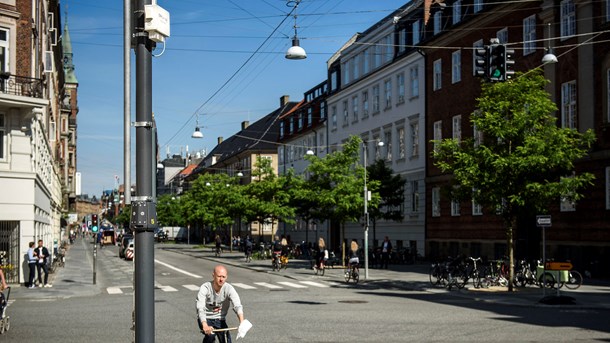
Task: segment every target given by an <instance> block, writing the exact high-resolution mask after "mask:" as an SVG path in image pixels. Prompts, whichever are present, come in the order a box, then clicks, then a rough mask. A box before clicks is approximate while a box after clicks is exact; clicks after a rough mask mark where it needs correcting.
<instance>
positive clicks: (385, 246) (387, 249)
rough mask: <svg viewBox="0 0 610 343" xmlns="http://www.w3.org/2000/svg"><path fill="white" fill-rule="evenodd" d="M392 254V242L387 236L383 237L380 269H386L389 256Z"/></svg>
mask: <svg viewBox="0 0 610 343" xmlns="http://www.w3.org/2000/svg"><path fill="white" fill-rule="evenodd" d="M391 253H392V242H390V239H389V238H388V236H385V238H384V240H383V243H381V268H385V269H388V263H389V262H390V254H391Z"/></svg>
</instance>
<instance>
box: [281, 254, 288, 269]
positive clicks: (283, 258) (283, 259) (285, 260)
mask: <svg viewBox="0 0 610 343" xmlns="http://www.w3.org/2000/svg"><path fill="white" fill-rule="evenodd" d="M280 268H281V269H286V268H288V256H283V255H282V256H280Z"/></svg>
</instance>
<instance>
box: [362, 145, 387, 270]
mask: <svg viewBox="0 0 610 343" xmlns="http://www.w3.org/2000/svg"><path fill="white" fill-rule="evenodd" d="M377 146H378V147H382V146H383V142H377ZM362 147H363V164H364V279H365V280H368V278H369V210H368V204H369V191H368V189H367V187H366V167H367V164H366V155H367V154H368V151H367V142H362Z"/></svg>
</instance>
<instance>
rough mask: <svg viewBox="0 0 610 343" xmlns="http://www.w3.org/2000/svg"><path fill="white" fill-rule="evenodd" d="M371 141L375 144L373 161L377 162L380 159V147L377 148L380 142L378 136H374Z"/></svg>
mask: <svg viewBox="0 0 610 343" xmlns="http://www.w3.org/2000/svg"><path fill="white" fill-rule="evenodd" d="M373 141H374V142H375V160H378V159H380V158H381V147H380V146H379V142H381V140H380V139H379V136H375V137H373Z"/></svg>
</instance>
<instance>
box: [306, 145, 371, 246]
mask: <svg viewBox="0 0 610 343" xmlns="http://www.w3.org/2000/svg"><path fill="white" fill-rule="evenodd" d="M361 145H362V140H361V139H360V137H358V136H352V137H350V139H349V140H348V141H347V143H345V145H344V146H343V150H341V151H336V152H333V153H331V154H328V155H326V156H324V158H319V157H317V156H307V157H305V158H306V159H307V160H308V161H309V162H310V164H309V166H308V167H307V172H309V173H310V177H309V179H308V180H307V182H306V185H305V188H306V189H307V192H308V193H309V196H310V197H311V199H313V200H315V201H316V202H317V204H318V207H317V209H314V210H313V213H314V217H317V218H322V219H327V220H331V221H335V222H337V223H339V225H340V227H341V240H342V241H343V240H344V238H345V235H344V233H345V223H346V222H348V221H353V222H358V219H359V218H360V217H361V216H362V215H363V214H364V194H363V191H364V167H362V165H360V164H358V160H359V155H360V147H361ZM378 187H379V181H376V180H371V181H370V182H368V183H367V188H368V189H369V190H370V191H371V194H372V197H371V199H370V201H369V202H368V206H369V207H370V208H371V209H372V208H375V207H377V205H378V204H379V194H378V193H377V189H378ZM343 250H344V251H345V249H343Z"/></svg>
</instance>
